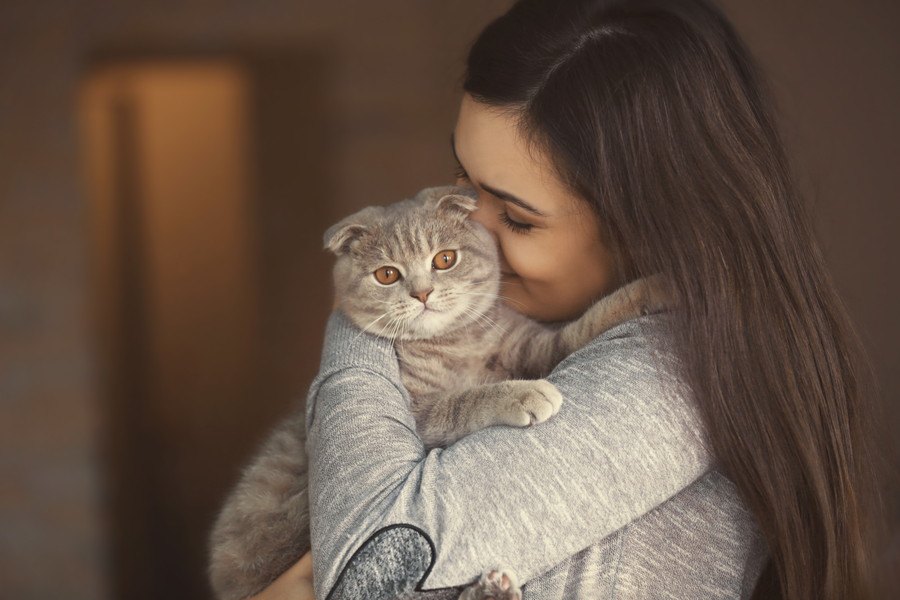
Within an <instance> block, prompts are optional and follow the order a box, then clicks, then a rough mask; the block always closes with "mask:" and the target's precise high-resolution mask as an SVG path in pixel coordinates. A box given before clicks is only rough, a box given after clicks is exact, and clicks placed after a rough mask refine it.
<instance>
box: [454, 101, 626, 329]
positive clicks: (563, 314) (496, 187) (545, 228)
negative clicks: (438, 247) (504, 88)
mask: <svg viewBox="0 0 900 600" xmlns="http://www.w3.org/2000/svg"><path fill="white" fill-rule="evenodd" d="M451 143H452V145H453V146H454V151H455V154H456V157H457V160H458V161H459V166H460V167H461V172H460V173H459V174H458V177H457V180H456V184H457V185H461V186H466V187H471V188H473V189H475V190H476V191H477V192H478V208H477V209H476V210H475V211H474V212H473V213H472V216H471V218H472V219H475V220H476V221H478V222H479V223H481V224H482V225H484V226H485V227H487V229H488V230H489V231H490V232H491V233H492V234H493V236H494V238H495V239H496V240H497V247H498V250H499V254H500V261H501V264H500V270H501V271H502V272H503V273H504V275H503V279H502V282H501V286H500V293H501V294H502V295H503V296H504V300H505V301H506V303H507V305H509V306H510V307H511V308H513V309H514V310H516V311H518V312H520V313H522V314H524V315H526V316H529V317H531V318H533V319H537V320H539V321H545V322H553V321H570V320H573V319H576V318H578V317H579V316H580V315H581V314H582V313H583V312H584V311H585V310H587V308H588V307H589V306H590V305H591V304H593V303H594V302H595V301H596V300H598V299H600V298H601V297H602V296H604V295H605V294H608V293H609V292H611V291H613V290H614V289H615V288H616V287H618V285H619V284H618V282H617V281H615V276H614V274H613V272H614V268H613V262H612V256H611V253H610V251H609V250H608V249H607V247H606V246H605V245H604V243H603V242H602V240H601V239H600V228H599V223H598V220H597V217H596V215H595V213H594V212H593V211H591V210H590V209H589V207H588V206H587V205H586V204H585V203H584V201H582V200H580V199H579V198H578V197H576V196H574V195H572V194H571V193H570V192H568V191H567V190H566V189H565V187H564V186H563V184H562V183H561V182H560V181H559V180H558V179H556V177H555V176H554V175H553V173H552V171H551V168H550V166H549V163H548V162H547V161H546V160H545V159H544V158H543V157H541V156H531V155H529V154H528V152H527V149H526V146H525V144H524V141H523V140H522V139H520V137H519V135H518V132H517V129H516V128H515V125H514V122H513V120H512V119H511V117H507V116H504V115H501V114H499V113H496V112H491V110H490V109H489V108H488V107H487V106H486V105H483V104H479V103H478V102H475V101H474V100H472V98H471V96H470V95H469V94H464V95H463V99H462V103H461V105H460V110H459V117H458V118H457V121H456V127H455V130H454V132H453V135H452V137H451ZM538 213H539V214H538ZM510 222H512V223H510ZM517 223H518V224H521V225H517Z"/></svg>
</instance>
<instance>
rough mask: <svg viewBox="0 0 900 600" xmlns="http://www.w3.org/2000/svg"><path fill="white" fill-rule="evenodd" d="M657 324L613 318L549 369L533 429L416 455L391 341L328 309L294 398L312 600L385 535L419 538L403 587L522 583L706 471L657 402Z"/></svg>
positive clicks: (486, 433)
mask: <svg viewBox="0 0 900 600" xmlns="http://www.w3.org/2000/svg"><path fill="white" fill-rule="evenodd" d="M666 316H667V315H666V314H665V313H658V314H651V315H644V316H641V317H638V318H636V319H632V320H630V321H627V322H625V323H622V324H620V325H618V326H616V327H614V328H613V329H610V330H608V331H606V332H605V333H603V334H602V335H600V336H598V337H597V338H595V339H594V340H593V341H592V342H591V343H590V344H589V345H587V346H585V347H584V348H581V349H580V350H578V351H576V352H574V353H573V354H571V355H569V356H568V357H567V358H566V359H564V360H563V361H562V362H560V363H559V364H558V365H557V367H556V368H555V369H554V370H553V371H552V372H551V373H550V374H549V375H548V376H547V379H548V380H549V381H551V382H552V383H553V384H555V385H556V386H557V387H558V388H559V390H560V391H561V393H562V395H563V403H562V406H561V408H560V410H559V412H558V413H557V414H556V415H554V416H553V417H551V418H550V419H549V420H547V421H545V422H543V423H539V424H537V425H534V426H532V427H529V428H516V427H510V426H502V425H499V426H493V427H488V428H486V429H483V430H481V431H477V432H475V433H473V434H470V435H468V436H466V437H464V438H462V439H460V440H459V441H457V442H456V443H455V444H453V445H451V446H449V447H447V448H444V449H440V448H436V449H432V450H431V451H429V452H426V451H425V448H424V446H423V444H422V441H421V440H420V439H419V437H418V435H417V434H416V430H415V421H414V419H413V417H412V414H411V413H410V411H409V408H408V406H409V394H408V392H407V391H406V389H405V388H404V386H403V385H402V382H401V379H400V373H399V368H398V363H397V357H396V354H395V352H394V348H393V346H392V345H391V342H390V341H389V340H387V339H384V338H381V337H377V336H374V335H372V334H369V333H368V332H363V331H362V330H361V329H360V328H358V327H357V326H356V325H355V324H353V322H352V321H350V320H349V318H347V316H346V315H345V314H344V313H343V312H342V311H341V310H340V309H336V310H335V311H334V312H333V313H332V314H331V316H330V317H329V319H328V324H327V327H326V334H325V346H324V348H323V354H322V362H321V367H320V371H319V373H318V375H317V376H316V378H315V379H314V380H313V382H312V384H311V386H310V389H309V393H308V395H307V404H306V411H307V412H306V427H307V452H308V454H309V461H310V473H309V495H310V497H309V500H310V516H311V534H312V537H311V539H312V555H313V568H314V582H315V588H316V598H317V600H323V599H325V598H326V597H328V598H330V599H332V600H334V599H335V598H340V597H341V596H340V594H337V595H336V594H334V592H335V588H336V587H337V584H338V583H340V578H341V576H342V571H343V570H345V568H346V566H347V564H348V562H349V561H350V560H351V559H353V558H355V555H359V554H360V551H361V550H364V549H365V548H364V547H365V546H366V543H367V541H368V542H370V543H371V542H372V541H373V538H374V536H375V535H376V534H378V533H379V532H384V531H385V530H386V529H390V528H391V526H408V527H409V528H410V530H414V531H417V532H419V533H421V534H422V535H424V536H425V537H426V538H427V540H428V546H429V547H430V548H429V550H430V552H431V553H432V554H433V556H431V557H430V561H431V563H432V564H431V565H430V570H427V571H426V572H425V576H424V577H423V578H422V580H421V581H419V582H418V585H419V587H418V589H422V590H433V589H439V588H448V587H457V586H463V585H467V584H469V583H471V582H472V581H474V580H475V579H476V577H477V576H478V575H479V574H480V573H482V572H483V571H486V570H489V569H492V568H496V567H498V566H503V567H507V568H509V569H512V570H513V571H514V572H515V573H516V574H517V575H518V577H519V581H520V582H526V581H528V580H529V579H531V578H532V577H534V576H536V575H539V574H540V573H542V572H544V571H546V570H547V569H549V568H551V567H552V566H554V565H556V564H557V563H559V562H561V561H562V560H564V559H565V558H566V557H569V556H571V555H573V554H575V553H577V552H578V551H580V550H582V549H584V548H586V547H588V546H590V545H592V544H594V543H596V542H598V541H599V540H601V539H602V538H604V537H606V536H608V535H609V534H610V533H612V532H614V531H616V530H618V529H620V528H621V527H623V526H624V525H626V524H627V523H629V522H630V521H632V520H634V519H636V518H638V517H640V516H641V515H643V514H645V513H647V512H648V511H650V510H652V509H653V508H655V507H656V506H658V505H659V504H661V503H663V502H665V501H666V500H667V499H669V498H671V497H672V496H674V495H675V494H677V493H678V492H679V491H680V490H682V489H684V488H686V487H687V486H689V485H690V484H691V483H693V482H694V481H695V480H697V479H698V478H700V477H701V476H702V475H704V474H705V473H706V472H707V471H709V470H710V469H711V468H712V467H713V465H712V457H711V455H710V453H709V451H708V450H707V443H706V441H705V438H704V432H703V430H702V427H701V425H700V419H699V416H698V414H697V413H696V410H695V409H694V407H693V406H692V404H691V403H690V402H689V395H688V394H686V393H684V392H683V390H681V389H680V388H677V386H675V387H670V388H669V389H670V390H674V393H668V394H667V393H664V391H665V388H666V386H667V385H668V384H671V383H673V380H672V378H671V376H670V374H669V373H670V372H669V370H668V368H667V367H666V364H667V363H666V361H660V360H659V356H660V355H656V354H653V353H651V344H650V341H651V339H652V337H651V336H648V335H645V332H646V331H651V332H652V331H653V330H654V324H658V321H657V320H658V319H662V318H665V317H666ZM370 545H371V544H370ZM419 575H422V573H420V574H419ZM410 589H412V588H410Z"/></svg>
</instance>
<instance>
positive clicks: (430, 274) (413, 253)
mask: <svg viewBox="0 0 900 600" xmlns="http://www.w3.org/2000/svg"><path fill="white" fill-rule="evenodd" d="M476 199H477V197H476V196H475V193H474V191H473V190H471V189H470V188H466V187H461V186H455V185H452V186H436V187H429V188H424V189H422V190H420V191H419V192H418V193H417V194H415V195H414V196H413V197H412V198H408V199H404V200H401V201H399V202H395V203H393V204H390V205H387V206H369V207H366V208H364V209H362V210H360V211H358V212H356V213H354V214H352V215H350V216H348V217H346V218H344V219H342V220H341V221H339V222H338V223H336V224H334V225H332V226H331V227H329V228H328V230H327V231H326V232H325V234H324V236H323V242H324V248H325V249H327V250H329V251H331V252H332V253H334V254H335V255H336V256H337V262H336V263H335V266H334V270H333V276H334V288H335V297H336V301H337V306H338V307H339V308H340V309H341V310H342V311H343V312H344V314H346V315H347V317H348V318H349V319H350V320H351V321H352V322H353V323H354V324H356V325H357V326H358V327H359V328H360V329H362V330H363V331H367V332H369V333H371V334H374V335H378V336H382V337H386V338H388V339H390V340H391V341H392V343H393V345H394V348H395V350H396V355H397V359H398V365H399V367H400V374H401V379H402V382H403V384H404V386H405V387H406V389H407V390H408V391H409V394H410V398H411V406H410V411H411V413H412V415H413V417H414V418H415V422H416V429H417V432H418V433H419V436H420V437H421V439H422V441H423V444H424V445H425V447H426V448H427V449H431V448H436V447H445V446H447V445H450V444H452V443H453V442H455V441H456V440H458V439H460V438H462V437H464V436H466V435H468V434H470V433H472V432H474V431H478V430H480V429H483V428H485V427H489V426H491V425H508V426H514V427H527V426H530V425H534V424H537V423H541V422H543V421H546V420H547V419H549V418H551V417H552V416H553V415H555V414H556V413H557V411H558V410H559V408H560V406H561V404H562V395H561V394H560V392H559V390H558V389H557V388H556V387H555V386H554V385H553V384H552V383H550V382H549V381H547V380H546V379H543V377H544V376H546V375H547V374H548V373H550V371H552V369H553V368H554V367H555V366H556V364H557V363H559V362H560V361H561V360H562V359H563V358H565V357H566V356H568V355H569V354H571V353H572V352H574V351H576V350H578V349H579V348H581V347H583V346H584V345H586V344H587V343H589V342H590V341H591V340H592V339H594V338H595V337H596V336H598V335H599V334H601V333H603V332H604V331H607V330H608V329H610V328H611V327H613V326H615V325H617V324H619V323H622V322H624V321H626V320H629V319H631V318H634V317H636V316H638V315H640V314H648V313H650V312H658V311H659V310H664V309H665V308H666V306H667V304H668V301H669V294H668V290H667V288H666V286H665V282H664V280H663V278H662V276H661V275H659V274H655V275H652V276H650V277H646V278H641V279H637V280H635V281H633V282H631V283H628V284H626V285H624V286H622V287H620V288H619V289H617V290H615V291H614V292H612V293H611V294H609V295H607V296H605V297H603V298H601V299H600V300H598V301H597V302H595V303H594V304H593V305H592V306H591V307H589V308H588V309H587V311H585V313H584V314H583V315H581V316H580V317H579V318H578V319H576V320H574V321H571V322H568V323H564V324H561V325H560V324H547V323H541V322H538V321H535V320H533V319H531V318H529V317H527V316H525V315H523V314H521V313H519V312H517V311H515V310H513V309H512V308H511V307H509V306H507V305H506V304H505V303H504V302H503V301H502V300H503V299H502V297H501V296H500V270H499V269H500V268H499V259H498V250H497V246H496V242H495V241H494V239H493V236H492V235H491V234H490V232H489V231H488V230H487V229H486V228H485V227H484V226H483V225H481V224H480V223H478V222H477V221H475V220H473V219H470V218H469V215H470V213H471V212H472V211H473V210H475V208H476V205H477V202H476ZM360 335H362V334H360ZM297 413H298V414H292V415H290V416H289V417H288V418H287V419H286V420H285V421H284V422H282V423H280V424H279V425H278V426H277V427H276V428H275V430H274V432H273V433H272V434H271V435H270V437H269V438H268V439H267V440H266V442H265V444H264V445H263V447H262V448H261V450H260V451H259V453H258V455H257V457H256V458H255V459H254V461H253V462H252V463H251V464H250V465H249V466H248V467H247V468H245V469H244V471H243V473H242V476H241V478H240V481H239V482H238V484H237V485H236V486H235V489H234V490H233V491H232V492H231V494H230V495H229V497H228V498H227V500H226V502H225V504H224V506H223V508H222V510H221V511H220V513H219V515H218V518H217V520H216V523H215V525H214V527H213V530H212V533H211V536H210V544H209V550H210V563H209V577H210V582H211V584H212V587H213V589H214V591H215V593H216V596H217V598H219V599H220V600H239V599H243V598H247V597H249V596H251V595H253V594H256V593H258V592H259V591H261V590H262V589H263V588H265V587H266V586H268V585H269V584H270V583H271V582H272V581H274V580H275V579H276V578H277V577H278V575H280V574H281V573H282V572H284V571H285V570H286V569H287V568H289V567H290V566H291V565H292V564H294V563H295V562H296V561H297V560H299V558H300V556H301V555H303V554H305V553H306V552H307V551H308V550H309V545H310V543H309V512H308V497H307V488H306V483H307V481H306V473H307V470H306V467H307V465H306V456H305V425H304V415H303V414H301V413H302V411H297ZM520 595H521V591H520V590H519V587H518V585H517V582H516V577H515V574H514V573H511V572H510V571H508V570H502V569H501V570H496V571H491V572H489V573H485V574H483V575H482V576H481V577H480V578H479V579H478V581H476V582H474V583H473V584H471V585H469V586H468V587H466V588H465V589H464V590H463V591H462V592H461V595H460V596H459V599H460V600H480V599H482V598H495V599H496V600H505V599H518V598H520Z"/></svg>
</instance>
